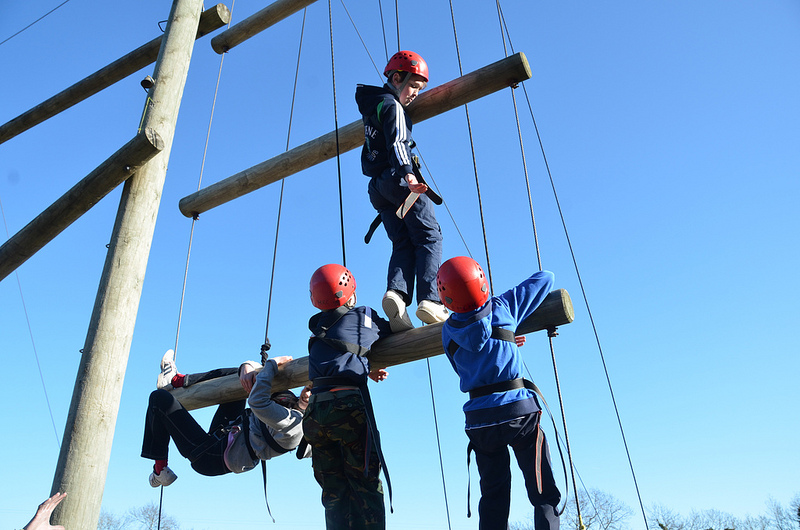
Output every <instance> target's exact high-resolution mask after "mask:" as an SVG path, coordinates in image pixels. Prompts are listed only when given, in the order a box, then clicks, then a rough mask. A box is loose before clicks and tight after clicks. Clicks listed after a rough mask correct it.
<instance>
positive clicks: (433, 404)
mask: <svg viewBox="0 0 800 530" xmlns="http://www.w3.org/2000/svg"><path fill="white" fill-rule="evenodd" d="M425 362H427V363H428V384H429V385H430V388H431V407H432V408H433V426H434V428H435V430H436V446H437V448H438V449H439V468H440V469H441V471H442V493H444V509H445V513H446V514H447V528H452V527H451V526H450V505H449V504H448V502H447V484H446V483H445V480H444V460H443V459H442V442H441V440H440V439H439V420H438V419H437V418H436V399H435V398H434V397H433V375H432V373H431V360H430V359H429V358H426V359H425Z"/></svg>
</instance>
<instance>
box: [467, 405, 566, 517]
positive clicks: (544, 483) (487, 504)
mask: <svg viewBox="0 0 800 530" xmlns="http://www.w3.org/2000/svg"><path fill="white" fill-rule="evenodd" d="M540 416H541V412H534V413H532V414H529V415H527V416H523V417H521V418H517V419H515V420H513V421H511V422H508V423H502V424H500V425H492V426H489V427H480V428H477V429H467V431H466V432H467V437H469V440H470V447H471V448H472V449H474V451H475V462H476V463H477V465H478V472H479V473H480V476H481V500H480V503H479V504H478V515H479V517H480V521H479V525H478V528H479V529H480V530H504V529H506V528H508V514H509V510H510V507H511V458H510V456H509V453H508V446H511V448H512V449H513V450H514V455H515V456H516V459H517V464H518V465H519V468H520V469H521V470H522V476H523V477H524V478H525V489H526V490H527V492H528V500H530V502H531V504H532V505H533V515H534V526H535V528H536V530H558V527H559V520H558V515H557V506H558V503H559V501H560V500H561V493H560V492H559V491H558V487H557V486H556V481H555V478H554V477H553V470H552V468H551V466H550V451H549V449H548V447H547V441H546V440H545V438H544V432H543V431H542V429H541V427H540V426H539V417H540Z"/></svg>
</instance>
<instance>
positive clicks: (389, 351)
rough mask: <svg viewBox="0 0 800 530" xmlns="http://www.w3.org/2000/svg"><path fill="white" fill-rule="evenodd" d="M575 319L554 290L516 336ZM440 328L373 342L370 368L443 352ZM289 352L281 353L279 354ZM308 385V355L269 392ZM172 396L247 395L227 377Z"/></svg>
mask: <svg viewBox="0 0 800 530" xmlns="http://www.w3.org/2000/svg"><path fill="white" fill-rule="evenodd" d="M573 320H575V311H574V309H573V307H572V300H571V299H570V297H569V293H567V291H566V290H564V289H557V290H555V291H553V292H551V293H550V294H548V295H547V297H546V298H545V299H544V301H543V302H542V304H541V305H540V306H539V307H537V308H536V311H534V312H533V314H532V315H531V316H529V317H528V318H527V319H525V320H524V321H523V322H521V323H520V325H519V327H518V328H517V331H516V333H517V334H518V335H526V334H528V333H533V332H536V331H541V330H545V329H551V328H555V327H558V326H562V325H564V324H569V323H570V322H572V321H573ZM442 325H443V324H432V325H429V326H423V327H421V328H414V329H412V330H409V331H406V332H403V333H398V334H396V335H391V336H389V337H386V338H385V339H382V340H380V341H378V342H376V343H375V344H374V345H373V347H372V350H371V351H370V354H369V361H370V365H371V366H372V367H373V368H386V367H388V366H395V365H398V364H404V363H409V362H412V361H417V360H420V359H425V358H427V357H433V356H435V355H441V354H442V353H444V348H443V346H442ZM288 353H289V352H285V353H283V355H286V354H288ZM307 383H308V356H305V357H300V358H297V359H294V360H292V361H290V362H288V363H286V364H285V365H283V366H282V367H281V369H280V370H279V371H278V373H277V375H276V376H275V378H274V379H273V380H272V390H273V391H275V392H277V391H278V390H286V389H289V388H297V387H300V386H304V385H306V384H307ZM172 395H173V396H175V398H176V399H177V400H178V401H180V402H181V404H182V405H183V406H184V407H186V408H187V409H188V410H193V409H197V408H201V407H208V406H211V405H217V404H219V403H226V402H228V401H235V400H237V399H245V398H246V397H247V393H246V392H245V391H244V389H242V386H241V385H240V384H239V377H238V376H236V375H230V376H225V377H220V378H217V379H211V380H209V381H204V382H202V383H197V384H195V385H192V386H190V387H187V388H176V389H175V390H173V391H172Z"/></svg>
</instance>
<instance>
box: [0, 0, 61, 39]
mask: <svg viewBox="0 0 800 530" xmlns="http://www.w3.org/2000/svg"><path fill="white" fill-rule="evenodd" d="M67 2H69V0H64V1H63V2H61V3H60V4H58V5H57V6H56V7H54V8H53V9H51V10H50V11H48V12H47V13H45V14H44V15H42V16H40V17H39V18H37V19H36V20H34V21H33V22H31V23H30V24H28V25H27V26H25V27H24V28H22V29H21V30H19V31H18V32H16V33H14V34H13V35H11V36H10V37H6V38H5V39H3V40H2V41H0V46H2V45H3V44H5V43H6V42H8V41H10V40H11V39H13V38H14V37H16V36H17V35H19V34H20V33H22V32H23V31H25V30H26V29H28V28H30V27H31V26H33V25H34V24H36V23H37V22H39V21H40V20H42V19H43V18H44V17H46V16H47V15H49V14H50V13H52V12H53V11H55V10H56V9H58V8H59V7H61V6H63V5H64V4H66V3H67Z"/></svg>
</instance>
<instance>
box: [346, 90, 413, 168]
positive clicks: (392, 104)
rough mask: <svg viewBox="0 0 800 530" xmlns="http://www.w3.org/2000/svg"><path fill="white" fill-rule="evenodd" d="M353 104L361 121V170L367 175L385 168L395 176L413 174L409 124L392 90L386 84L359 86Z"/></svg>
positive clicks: (410, 124)
mask: <svg viewBox="0 0 800 530" xmlns="http://www.w3.org/2000/svg"><path fill="white" fill-rule="evenodd" d="M356 103H358V110H359V112H361V117H362V121H363V122H364V147H363V148H362V150H361V171H362V172H363V173H364V174H365V175H366V176H368V177H379V176H381V174H382V173H383V172H384V171H386V170H388V169H391V170H392V175H393V176H397V177H403V176H405V175H406V174H408V173H413V172H414V168H413V167H412V165H411V147H412V146H413V145H414V141H413V140H412V138H411V127H412V123H411V119H410V118H409V117H408V116H407V115H406V111H405V109H404V108H403V105H402V104H401V103H400V101H398V99H397V96H396V95H395V93H394V91H393V90H392V89H391V88H389V86H388V85H383V86H382V87H376V86H369V85H358V87H356Z"/></svg>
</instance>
